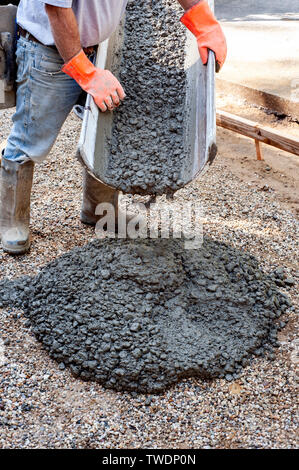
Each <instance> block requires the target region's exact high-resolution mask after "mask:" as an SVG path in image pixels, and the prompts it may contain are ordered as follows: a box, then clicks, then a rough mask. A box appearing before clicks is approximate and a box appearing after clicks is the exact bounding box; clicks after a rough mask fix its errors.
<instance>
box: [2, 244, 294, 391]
mask: <svg viewBox="0 0 299 470" xmlns="http://www.w3.org/2000/svg"><path fill="white" fill-rule="evenodd" d="M286 282H287V281H285V280H284V275H283V271H282V270H277V271H275V272H274V273H272V274H271V275H267V274H265V273H264V272H263V271H262V270H261V269H260V267H259V263H258V261H257V260H256V259H255V258H254V257H253V256H251V255H250V254H247V253H244V252H240V251H238V250H236V249H234V248H232V247H231V246H228V245H225V244H222V243H218V242H216V241H213V240H211V239H209V238H207V237H206V238H205V239H204V244H203V246H202V248H201V249H198V250H185V249H184V241H183V240H174V239H169V240H161V239H158V240H149V239H147V240H137V241H136V240H135V241H132V240H126V241H124V240H96V241H93V242H91V243H89V244H87V245H86V246H84V247H82V248H76V249H74V250H72V251H70V252H68V253H66V254H64V255H63V256H61V257H60V258H57V259H56V260H55V261H54V262H52V263H50V264H48V265H47V266H45V267H44V268H42V270H41V272H40V273H39V274H38V275H37V276H35V277H32V278H31V277H23V278H19V279H16V280H15V281H13V282H12V281H8V280H3V281H1V283H0V307H10V308H13V307H15V308H19V309H22V310H23V311H24V313H25V315H26V317H28V318H29V319H30V323H31V326H32V331H33V332H34V334H35V335H36V337H37V339H38V340H39V341H40V342H41V343H42V344H43V346H44V348H45V349H46V350H47V351H49V354H50V355H51V357H53V358H54V359H56V360H57V361H58V362H59V363H60V368H61V369H64V368H65V367H69V368H70V370H71V372H72V373H73V374H74V375H75V376H76V377H80V378H82V379H84V380H95V381H97V382H99V383H101V384H103V385H104V386H105V387H107V388H113V389H116V390H131V391H133V390H134V391H138V392H151V393H153V392H160V391H162V390H163V389H165V387H167V386H169V385H170V384H172V383H175V382H176V381H178V380H179V379H181V378H183V377H190V376H200V377H203V378H207V379H209V378H216V377H225V378H226V379H227V380H233V379H234V378H235V377H237V374H238V373H239V372H240V370H241V369H242V367H243V366H244V365H246V364H247V362H248V360H249V359H250V357H251V356H252V355H264V354H265V353H267V354H268V355H269V357H270V358H271V356H273V352H272V348H273V346H274V347H275V346H277V339H276V334H277V330H278V326H279V325H277V321H276V319H277V318H279V317H280V315H282V314H283V313H284V312H285V311H286V310H287V308H288V306H290V302H289V300H288V298H287V297H286V296H285V295H283V294H282V293H281V292H280V291H279V286H281V287H284V286H286ZM289 283H290V284H291V281H289ZM280 326H282V324H280Z"/></svg>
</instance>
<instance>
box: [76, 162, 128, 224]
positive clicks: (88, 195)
mask: <svg viewBox="0 0 299 470" xmlns="http://www.w3.org/2000/svg"><path fill="white" fill-rule="evenodd" d="M118 196H119V193H118V191H115V189H112V188H110V187H109V186H107V185H106V184H103V183H100V182H99V181H98V180H96V179H95V178H94V177H93V176H91V175H90V174H89V173H88V171H87V170H85V169H84V170H83V202H82V209H81V222H82V223H83V224H87V225H96V223H97V222H98V220H99V219H100V217H101V216H99V215H96V214H95V212H96V207H97V205H98V204H101V203H108V204H112V205H113V207H114V210H115V218H116V221H117V218H118Z"/></svg>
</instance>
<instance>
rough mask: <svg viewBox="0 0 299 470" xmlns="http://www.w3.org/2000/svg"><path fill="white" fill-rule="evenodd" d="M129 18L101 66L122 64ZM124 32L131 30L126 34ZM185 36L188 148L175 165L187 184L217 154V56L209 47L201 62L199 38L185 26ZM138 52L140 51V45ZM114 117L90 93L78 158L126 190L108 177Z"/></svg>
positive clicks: (104, 49) (103, 53)
mask: <svg viewBox="0 0 299 470" xmlns="http://www.w3.org/2000/svg"><path fill="white" fill-rule="evenodd" d="M210 5H211V6H212V7H214V2H213V1H211V2H210ZM125 21H126V19H125V18H124V20H123V21H122V23H121V24H120V26H119V28H118V30H117V31H116V32H115V33H114V34H113V35H112V36H111V37H110V39H109V40H107V41H105V42H104V43H102V44H101V45H100V46H99V49H98V54H97V59H96V65H97V66H98V67H100V68H106V69H109V70H114V71H115V70H118V68H119V67H120V65H121V56H122V48H123V45H124V40H125ZM126 34H128V33H127V32H126ZM186 38H187V39H186V44H185V46H184V47H185V74H186V83H187V85H186V88H185V90H184V91H183V92H184V93H185V104H184V106H185V109H184V116H185V124H184V131H183V145H184V148H185V149H186V155H185V156H184V158H182V159H181V161H180V162H179V167H178V168H175V170H176V171H177V174H178V180H180V181H181V182H182V183H183V184H182V185H183V186H184V185H186V184H188V183H189V182H191V181H192V180H193V179H194V178H196V177H198V175H199V174H200V173H201V172H202V171H203V169H204V168H205V167H206V165H207V164H211V163H212V161H213V160H214V158H215V156H216V153H217V147H216V109H215V55H214V53H213V52H212V51H210V52H209V60H208V64H207V65H203V64H202V61H201V59H200V56H199V52H198V46H197V41H196V39H195V37H194V36H193V35H192V34H191V33H190V32H189V31H188V30H186ZM136 50H137V51H136V52H137V53H138V44H136ZM136 60H137V59H136ZM170 86H171V85H170ZM141 105H142V103H141ZM113 119H114V114H113V113H110V112H106V113H101V112H100V111H99V109H98V108H97V106H96V105H95V103H94V101H93V99H92V98H91V97H90V96H88V98H87V103H86V110H85V113H84V118H83V127H82V132H81V137H80V142H79V147H78V158H79V159H80V161H81V163H82V164H83V165H84V166H85V167H86V168H87V170H88V171H89V172H90V173H91V174H92V175H93V176H94V177H95V178H97V179H98V180H100V181H101V182H103V183H105V184H107V185H110V186H112V187H115V188H116V189H121V190H123V188H119V187H117V186H114V185H113V183H111V180H110V179H109V178H107V173H108V171H109V170H108V169H109V162H110V144H111V141H112V139H113V137H114V136H113ZM149 145H150V142H149ZM171 151H172V149H171V148H169V154H170V159H171ZM141 156H142V155H140V158H141ZM123 191H124V190H123ZM124 192H126V191H124ZM128 192H130V191H128ZM145 193H147V189H146V190H144V191H143V194H145ZM140 194H142V193H140ZM148 194H152V191H151V190H150V188H148Z"/></svg>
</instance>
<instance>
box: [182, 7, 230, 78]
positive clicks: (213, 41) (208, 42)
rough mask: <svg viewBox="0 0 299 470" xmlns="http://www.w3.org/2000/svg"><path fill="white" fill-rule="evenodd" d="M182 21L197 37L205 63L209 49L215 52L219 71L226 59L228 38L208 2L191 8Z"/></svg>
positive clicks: (204, 62)
mask: <svg viewBox="0 0 299 470" xmlns="http://www.w3.org/2000/svg"><path fill="white" fill-rule="evenodd" d="M181 22H182V23H183V24H184V25H185V26H186V27H187V28H188V29H189V30H190V31H191V33H193V34H194V36H195V37H196V39H197V44H198V48H199V53H200V57H201V60H202V63H203V64H206V63H207V62H208V53H209V51H208V50H209V49H211V50H212V51H214V52H215V55H216V63H217V65H216V71H217V72H219V70H220V69H221V67H222V65H223V64H224V62H225V59H226V54H227V46H226V39H225V36H224V33H223V31H222V28H221V26H220V24H219V23H218V21H217V20H216V18H215V16H214V14H213V13H212V11H211V9H210V7H209V4H208V2H207V1H206V0H203V1H200V2H199V3H197V4H196V5H194V6H193V7H191V8H189V10H187V11H186V13H185V14H184V15H183V16H182V18H181Z"/></svg>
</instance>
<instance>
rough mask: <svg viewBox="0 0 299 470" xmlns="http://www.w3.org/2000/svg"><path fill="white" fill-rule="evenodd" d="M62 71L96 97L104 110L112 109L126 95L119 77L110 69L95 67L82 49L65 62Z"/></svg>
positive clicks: (96, 101) (95, 99)
mask: <svg viewBox="0 0 299 470" xmlns="http://www.w3.org/2000/svg"><path fill="white" fill-rule="evenodd" d="M62 71H63V72H65V73H66V74H67V75H69V76H70V77H72V78H73V79H74V80H76V82H77V83H78V84H79V85H80V87H81V88H82V89H83V90H85V91H86V92H87V93H89V94H90V95H91V96H92V97H93V98H94V101H95V103H96V104H97V105H98V107H99V108H100V110H101V111H102V112H105V111H107V109H109V110H110V111H112V110H113V109H114V108H115V107H117V106H119V104H120V101H121V100H123V99H124V98H125V96H126V95H125V92H124V90H123V87H122V86H121V84H120V83H119V81H118V80H117V78H115V77H114V75H113V74H112V73H111V72H109V70H102V69H99V68H97V67H95V66H94V65H93V64H92V63H91V62H90V60H89V59H88V57H87V56H86V54H85V53H84V51H83V50H82V49H81V51H80V52H79V53H78V54H77V55H75V57H73V58H72V59H71V60H70V61H69V62H67V63H66V64H64V66H63V67H62Z"/></svg>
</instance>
